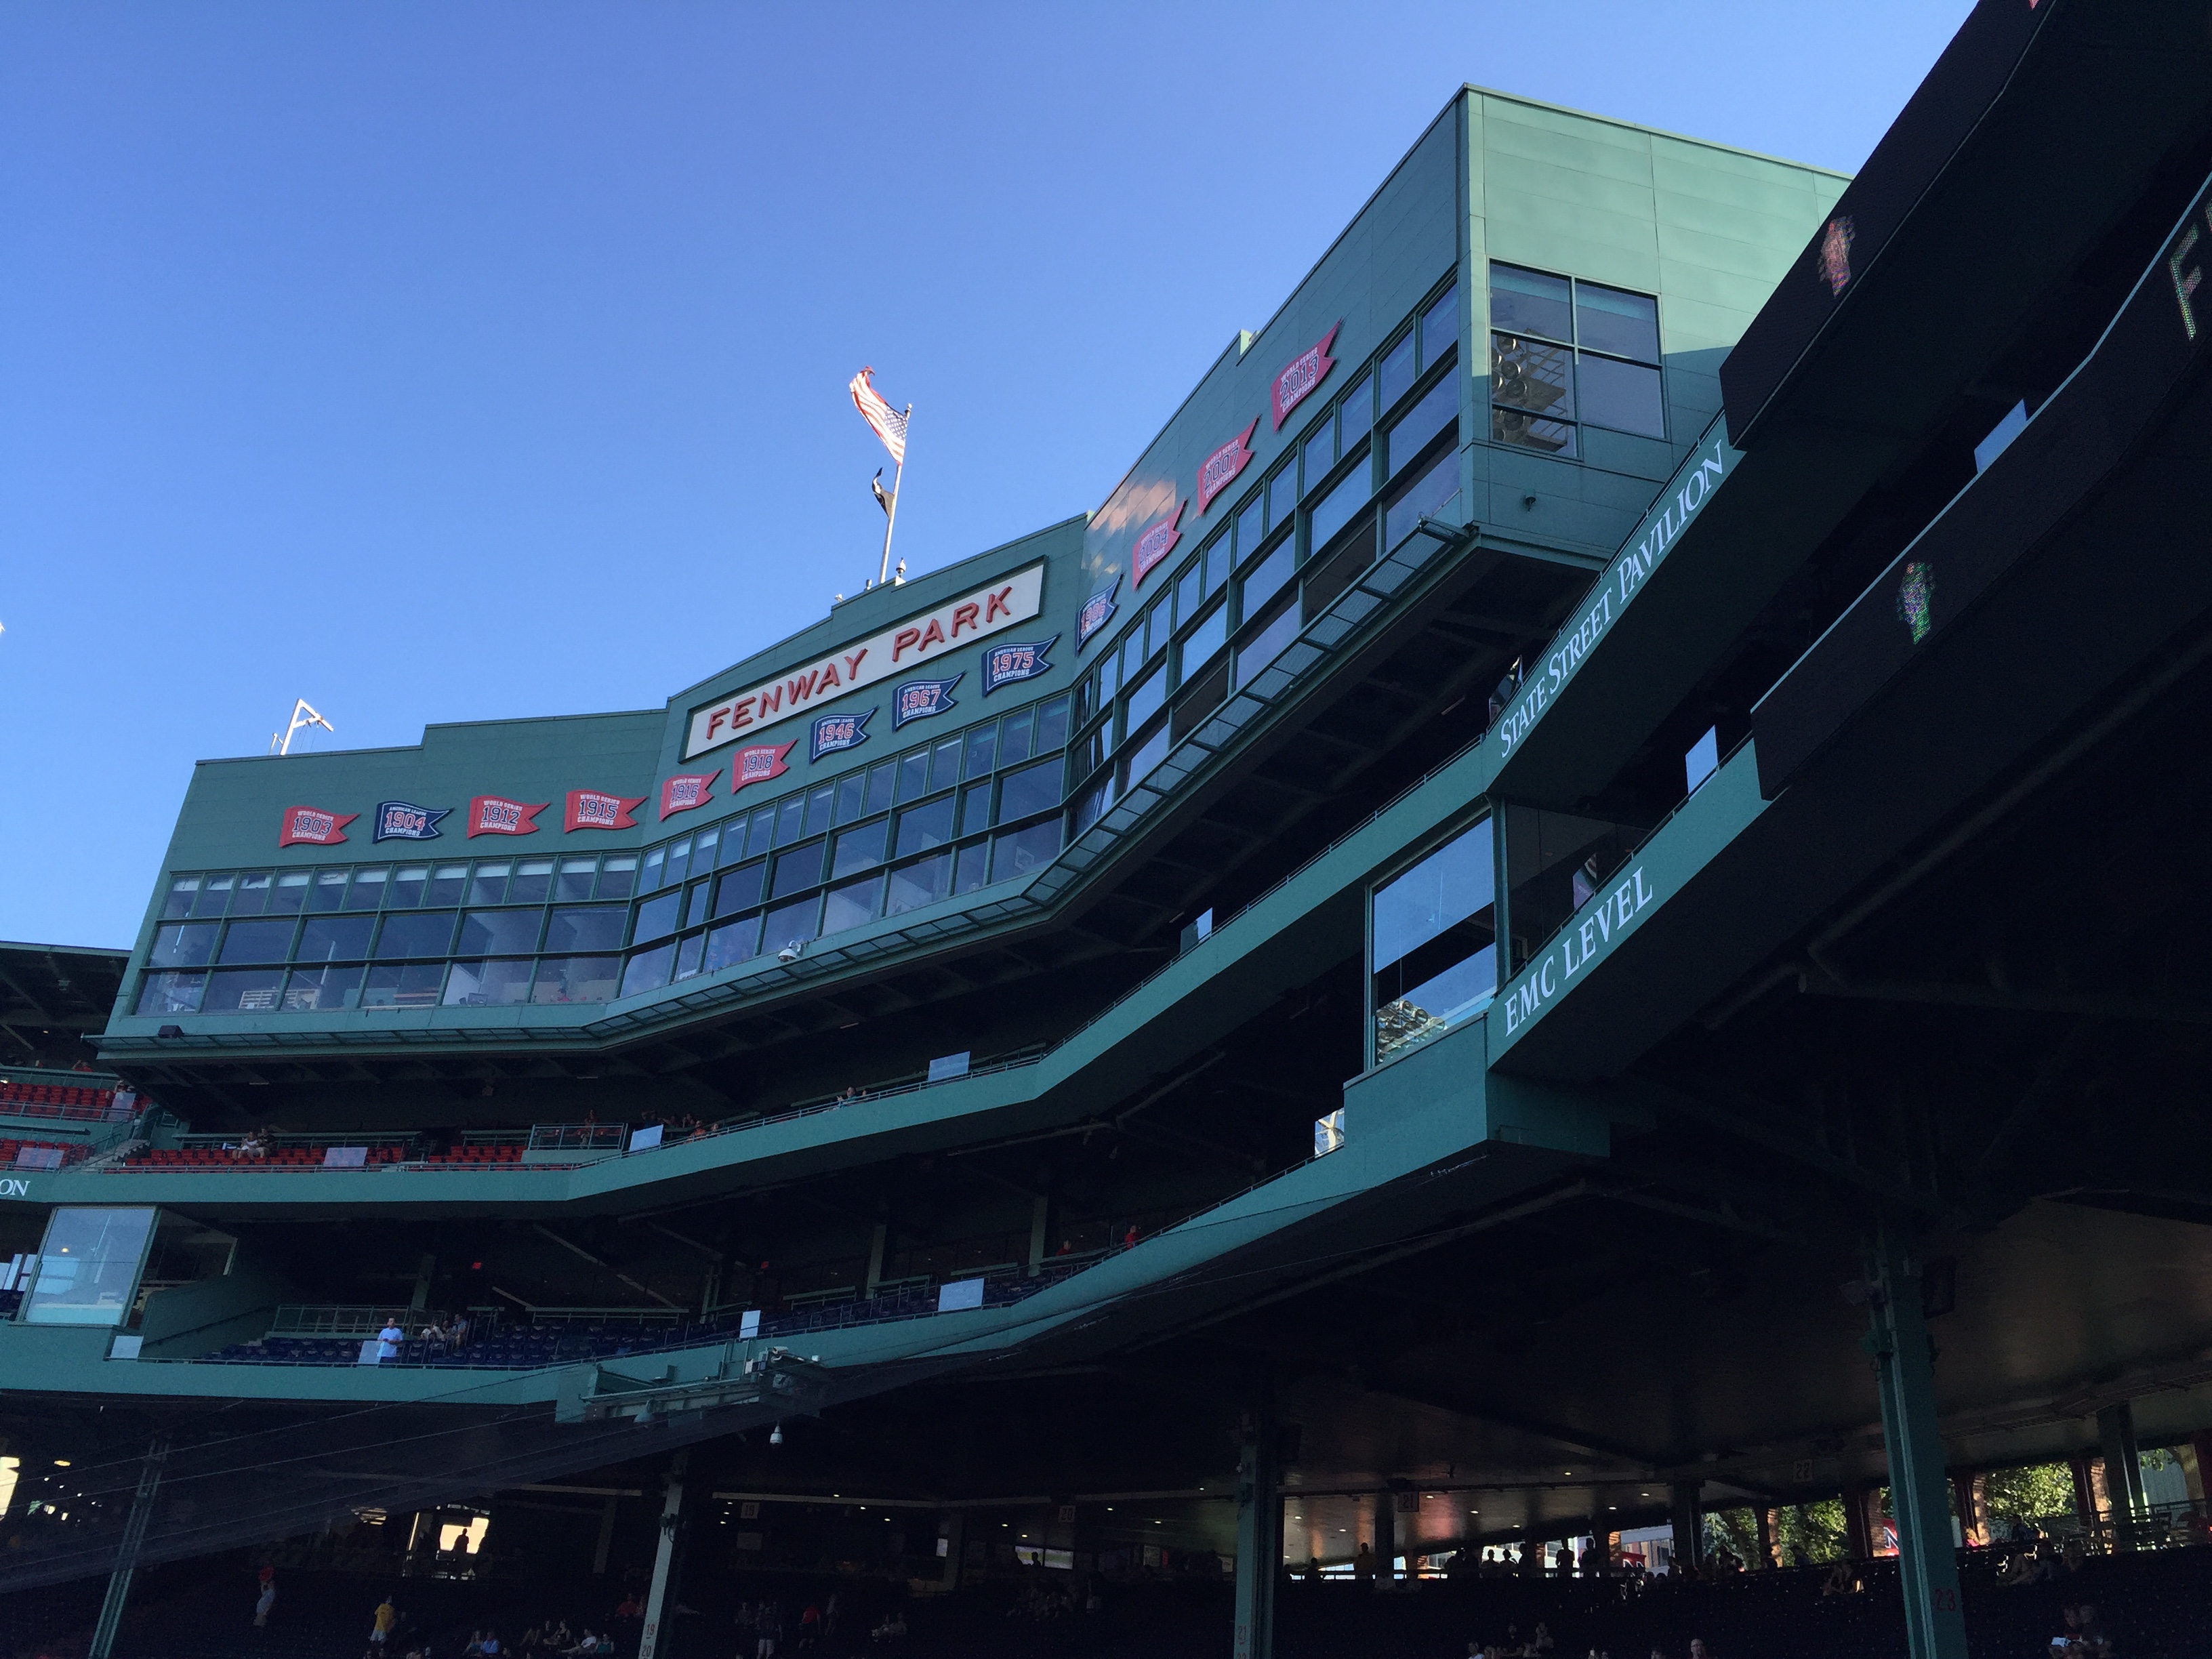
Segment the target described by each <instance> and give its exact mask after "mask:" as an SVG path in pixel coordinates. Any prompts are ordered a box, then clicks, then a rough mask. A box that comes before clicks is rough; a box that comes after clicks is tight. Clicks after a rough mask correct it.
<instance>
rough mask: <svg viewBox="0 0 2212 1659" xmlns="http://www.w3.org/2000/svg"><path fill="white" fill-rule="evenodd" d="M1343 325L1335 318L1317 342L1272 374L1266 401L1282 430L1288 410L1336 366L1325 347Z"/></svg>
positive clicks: (1328, 345) (1301, 401)
mask: <svg viewBox="0 0 2212 1659" xmlns="http://www.w3.org/2000/svg"><path fill="white" fill-rule="evenodd" d="M1343 326H1344V325H1343V323H1342V322H1338V323H1337V324H1335V325H1334V326H1333V327H1331V328H1330V330H1329V331H1328V333H1326V334H1324V335H1322V337H1321V343H1320V344H1319V345H1310V346H1308V347H1307V348H1306V349H1304V351H1301V352H1300V353H1298V355H1297V356H1295V357H1293V358H1292V359H1291V366H1290V367H1289V368H1286V369H1285V370H1284V371H1283V372H1282V373H1281V374H1278V375H1277V376H1275V384H1274V385H1273V387H1271V388H1270V389H1269V391H1268V394H1267V401H1268V403H1269V404H1272V405H1273V408H1274V411H1275V429H1276V430H1277V431H1278V432H1279V431H1281V430H1282V427H1283V422H1285V421H1287V420H1289V419H1290V418H1291V410H1294V409H1296V408H1297V406H1298V405H1299V404H1302V403H1304V402H1305V400H1306V394H1307V393H1308V392H1311V391H1313V390H1314V389H1315V388H1316V386H1320V385H1321V383H1322V381H1323V380H1327V379H1328V372H1329V370H1331V369H1332V368H1335V367H1336V359H1335V358H1334V357H1332V356H1329V355H1328V349H1329V347H1331V346H1333V345H1334V344H1335V343H1336V331H1337V330H1338V329H1340V328H1342V327H1343Z"/></svg>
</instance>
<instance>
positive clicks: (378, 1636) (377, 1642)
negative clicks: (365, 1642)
mask: <svg viewBox="0 0 2212 1659" xmlns="http://www.w3.org/2000/svg"><path fill="white" fill-rule="evenodd" d="M398 1622H399V1609H398V1608H397V1607H393V1606H392V1598H391V1597H390V1596H388V1595H387V1596H386V1597H385V1598H384V1600H382V1601H380V1602H378V1603H377V1604H376V1623H375V1624H374V1626H371V1628H370V1630H369V1632H368V1639H369V1643H370V1648H369V1650H370V1651H371V1652H372V1653H381V1652H382V1651H383V1650H384V1644H385V1642H386V1639H387V1638H389V1637H390V1636H391V1634H392V1627H393V1626H396V1625H398Z"/></svg>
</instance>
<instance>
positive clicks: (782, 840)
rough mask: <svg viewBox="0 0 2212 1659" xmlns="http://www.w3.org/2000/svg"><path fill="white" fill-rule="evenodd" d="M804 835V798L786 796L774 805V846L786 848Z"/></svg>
mask: <svg viewBox="0 0 2212 1659" xmlns="http://www.w3.org/2000/svg"><path fill="white" fill-rule="evenodd" d="M805 833H806V797H805V796H804V795H787V796H785V797H784V798H783V799H781V800H780V801H778V802H777V803H776V804H775V844H776V845H777V846H778V847H788V846H790V845H791V844H792V842H795V841H797V840H799V838H800V837H801V836H804V835H805Z"/></svg>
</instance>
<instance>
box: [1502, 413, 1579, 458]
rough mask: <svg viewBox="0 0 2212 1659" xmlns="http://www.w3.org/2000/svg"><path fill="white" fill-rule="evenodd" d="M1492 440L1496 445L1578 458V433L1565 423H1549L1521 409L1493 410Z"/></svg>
mask: <svg viewBox="0 0 2212 1659" xmlns="http://www.w3.org/2000/svg"><path fill="white" fill-rule="evenodd" d="M1490 438H1491V441H1492V443H1501V444H1517V445H1518V446H1520V447H1522V448H1523V449H1534V450H1540V451H1541V452H1542V453H1545V454H1547V455H1564V456H1567V457H1569V458H1572V456H1573V455H1574V454H1575V429H1574V428H1573V427H1571V426H1570V425H1568V424H1567V423H1566V422H1564V421H1547V420H1545V419H1544V418H1543V417H1542V416H1537V415H1531V414H1528V412H1527V411H1526V410H1518V409H1493V410H1491V411H1490Z"/></svg>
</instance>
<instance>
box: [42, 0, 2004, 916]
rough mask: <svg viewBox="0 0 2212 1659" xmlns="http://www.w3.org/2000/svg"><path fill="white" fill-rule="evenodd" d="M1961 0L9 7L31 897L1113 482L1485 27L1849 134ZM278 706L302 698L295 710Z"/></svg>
mask: <svg viewBox="0 0 2212 1659" xmlns="http://www.w3.org/2000/svg"><path fill="white" fill-rule="evenodd" d="M1966 9H1967V8H1966V5H1965V4H1963V3H1960V0H1911V3H1890V0H1875V3H1867V4H1861V5H1857V6H1850V7H1826V6H1812V5H1805V4H1777V3H1775V0H1757V3H1749V4H1721V3H1710V4H1700V3H1681V4H1674V5H1662V4H1650V3H1644V4H1628V3H1605V0H1579V3H1576V4H1572V5H1541V6H1540V5H1531V4H1528V3H1525V0H1524V3H1515V4H1511V5H1506V4H1493V3H1487V0H1449V3H1437V4H1404V5H1392V4H1383V3H1368V4H1364V5H1359V6H1350V5H1336V6H1329V7H1322V6H1316V5H1303V4H1279V5H1273V6H1252V5H1241V6H1214V5H1209V4H1206V3H1182V4H1176V5H1173V6H1154V5H1145V4H1129V3H1117V4H1115V5H1112V6H1104V5H1094V6H1075V5H1066V4H1040V3H1031V4H1027V5H1014V6H996V5H982V4H970V5H951V4H944V3H939V4H933V5H926V6H903V7H891V6H883V7H874V6H862V5H820V6H807V7H769V6H748V7H740V6H708V5H672V4H671V5H656V4H644V3H641V4H623V5H614V4H602V5H595V6H584V5H567V4H547V3H532V4H529V5H521V4H513V5H501V4H473V3H461V4H438V5H428V4H417V3H390V4H380V5H377V6H374V7H371V6H362V5H355V6H342V5H320V6H298V5H291V4H284V5H276V4H267V5H257V4H252V3H242V0H232V3H226V4H224V5H221V6H213V5H201V6H156V5H154V4H150V3H147V4H140V5H135V6H111V5H99V4H87V5H70V6H64V5H61V4H58V3H55V4H35V3H31V4H21V5H15V6H10V7H8V8H5V9H0V226H4V227H5V234H4V235H0V625H4V627H5V629H6V631H5V633H4V634H0V798H4V801H5V811H0V938H5V939H35V940H40V941H53V942H63V943H71V944H88V945H125V944H127V943H129V942H130V941H131V939H132V937H133V936H134V934H135V933H136V930H137V925H138V920H139V917H140V915H142V914H143V909H144V907H145V903H146V899H147V896H148V894H149V891H150V890H151V888H152V884H153V882H154V879H155V875H156V874H157V872H158V871H159V867H160V862H161V851H162V848H163V847H164V846H165V845H166V843H167V838H168V833H169V827H170V825H171V823H173V819H174V817H175V814H176V811H177V807H178V805H179V802H180V801H181V799H183V794H184V790H185V784H186V781H187V780H188V778H189V775H190V772H191V763H192V762H193V761H194V760H195V759H196V758H198V757H204V756H223V755H240V754H252V753H258V752H261V751H262V750H264V749H265V748H266V746H267V743H268V737H269V733H270V731H271V730H272V729H274V728H275V727H276V726H281V725H282V724H283V721H284V720H285V718H286V716H287V715H288V714H289V711H290V708H291V704H292V700H293V698H294V697H295V696H306V697H307V698H308V699H309V700H310V701H311V702H313V703H314V704H315V705H316V706H317V707H319V708H321V709H322V710H323V711H324V712H325V714H328V715H329V716H330V718H331V720H332V721H333V722H334V723H335V725H336V726H337V737H336V738H335V739H333V738H329V737H325V736H324V735H323V734H321V733H319V732H318V733H313V734H312V736H311V738H310V739H309V743H310V746H313V747H337V746H343V747H349V748H351V747H362V746H375V745H382V744H411V743H413V742H415V741H416V740H417V739H418V738H419V737H420V734H421V732H422V726H423V725H424V724H425V723H426V722H432V721H442V720H483V719H494V718H501V717H507V716H519V715H531V714H567V713H574V712H578V711H582V710H589V709H599V708H644V707H652V706H658V705H659V704H660V703H661V702H664V701H665V699H666V698H667V696H669V695H670V694H671V692H673V691H675V690H678V689H680V688H682V687H683V686H685V685H687V684H691V683H692V682H694V681H696V680H697V679H699V678H702V677H703V676H705V675H707V674H709V673H711V672H713V671H714V670H716V669H718V668H720V667H722V666H723V665H726V664H728V663H730V662H732V661H735V660H736V659H738V658H740V657H742V656H744V655H745V654H746V653H749V652H751V651H753V650H755V649H757V648H758V647H761V646H763V645H764V644H767V643H769V642H770V641H773V640H775V639H776V638H778V637H780V636H781V635H784V634H787V633H788V632H791V631H792V630H793V629H797V628H799V627H801V626H803V625H805V624H806V623H811V622H812V621H814V620H816V619H817V618H818V617H821V616H822V615H823V613H824V612H825V611H826V609H827V607H828V603H829V596H830V595H831V593H832V592H836V591H839V590H849V589H851V588H853V587H854V586H857V585H858V584H859V583H860V580H862V579H863V578H864V577H865V576H866V575H867V574H872V571H873V568H874V565H875V557H876V549H877V546H878V543H879V541H880V538H881V526H882V520H881V517H880V516H879V514H878V512H877V509H876V507H875V505H874V503H873V502H872V501H871V499H870V497H869V495H868V491H867V480H868V477H869V475H870V474H871V473H872V471H874V470H875V468H876V467H877V466H878V465H879V464H880V463H881V462H882V460H883V459H884V457H883V455H882V453H881V451H880V449H879V448H878V446H877V444H876V442H875V440H874V439H873V438H872V436H871V435H869V433H868V432H867V430H866V428H865V427H864V426H862V424H861V423H860V419H859V417H858V416H856V415H855V414H854V412H853V410H852V407H851V404H849V403H848V401H847V399H846V396H845V390H844V388H845V382H846V380H848V378H849V377H850V376H851V374H853V372H854V370H855V369H856V368H859V367H860V365H861V364H862V363H864V362H865V363H872V364H873V365H874V366H875V368H876V369H877V380H878V385H879V386H881V387H882V388H883V389H884V392H885V393H886V395H888V396H889V397H890V398H891V399H892V400H893V401H894V402H895V403H898V404H904V403H907V402H908V401H911V402H912V403H913V404H914V405H915V416H914V432H913V445H912V450H911V458H912V463H913V465H912V466H911V468H910V470H909V472H908V477H907V494H906V496H905V499H904V500H903V501H902V503H901V508H900V522H899V540H898V548H897V550H898V551H899V552H900V553H902V555H903V556H905V557H906V558H907V560H908V562H909V564H910V566H911V568H914V569H915V570H917V571H921V570H927V569H931V568H934V567H936V566H937V565H939V564H942V563H945V562H949V561H951V560H952V559H955V558H958V557H961V556H965V555H967V554H969V553H972V552H975V551H977V550H981V549H983V548H986V547H988V546H991V545H993V544H996V543H998V542H1000V541H1004V540H1006V539H1007V538H1011V537H1013V536H1016V535H1018V534H1020V533H1022V532H1025V531H1028V530H1031V529H1035V528H1036V527H1038V526H1042V525H1044V524H1048V523H1052V522H1054V521H1057V520H1060V519H1063V518H1066V517H1067V516H1069V515H1071V514H1073V513H1079V512H1081V511H1084V510H1085V509H1086V508H1090V507H1096V506H1097V504H1098V503H1099V502H1100V501H1102V500H1103V497H1104V496H1105V495H1106V493H1107V491H1108V490H1109V489H1110V488H1111V487H1112V485H1113V484H1114V483H1115V480H1116V479H1117V478H1118V477H1120V476H1121V472H1122V471H1123V470H1124V469H1125V468H1126V467H1127V465H1129V463H1130V462H1131V461H1132V460H1133V459H1134V458H1135V456H1136V454H1137V453H1138V452H1139V449H1140V448H1141V447H1142V446H1143V444H1144V443H1145V441H1146V439H1148V438H1149V437H1150V436H1151V435H1152V434H1153V433H1154V432H1155V431H1156V430H1158V428H1159V426H1160V425H1161V423H1162V422H1164V420H1165V419H1166V417H1167V416H1169V415H1170V413H1171V412H1172V411H1173V410H1174V408H1175V406H1176V404H1177V403H1178V402H1179V401H1180V400H1181V398H1182V396H1183V394H1184V393H1185V392H1187V391H1188V389H1189V388H1190V386H1192V384H1193V383H1194V381H1195V380H1197V378H1198V376H1199V375H1200V373H1202V372H1203V370H1204V369H1205V368H1206V365H1207V364H1208V363H1209V362H1211V361H1212V359H1213V357H1214V356H1216V355H1217V354H1218V352H1219V351H1220V350H1221V349H1222V347H1223V346H1224V345H1225V344H1226V343H1228V341H1229V340H1230V339H1231V337H1233V335H1234V334H1235V332H1236V331H1237V329H1239V328H1240V327H1247V326H1252V327H1256V326H1257V325H1259V324H1261V322H1263V321H1264V320H1265V319H1267V316H1268V315H1269V314H1270V313H1272V312H1273V310H1274V309H1275V307H1276V306H1277V305H1278V304H1279V302H1280V301H1281V300H1282V299H1283V297H1284V296H1285V295H1286V294H1287V293H1288V292H1289V291H1290V289H1291V287H1292V286H1293V285H1294V284H1295V283H1296V282H1297V278H1298V277H1299V276H1300V275H1301V274H1302V273H1303V272H1304V270H1306V269H1307V268H1308V267H1309V266H1310V264H1312V263H1313V261H1314V260H1315V259H1316V258H1318V257H1319V256H1320V254H1321V253H1322V251H1323V250H1325V249H1326V248H1327V246H1328V244H1329V242H1330V240H1332V239H1333V238H1334V236H1335V234H1336V233H1337V231H1338V230H1339V229H1340V228H1341V227H1342V226H1343V224H1344V223H1345V222H1346V220H1348V219H1349V218H1350V217H1351V216H1352V214H1353V212H1355V211H1356V210H1357V209H1358V206H1359V204H1361V202H1362V201H1364V199H1365V197H1367V195H1368V194H1369V193H1370V191H1372V190H1373V189H1374V187H1375V186H1376V185H1377V184H1378V183H1379V182H1380V181H1381V179H1383V175H1384V174H1385V173H1387V172H1388V170H1389V167H1391V165H1392V164H1393V163H1394V162H1395V161H1396V160H1397V159H1398V157H1399V156H1400V155H1401V154H1402V153H1403V152H1404V151H1405V149H1407V146H1408V145H1410V144H1411V143H1412V142H1413V139H1414V138H1415V137H1417V136H1418V135H1419V132H1420V131H1421V130H1422V128H1423V127H1424V126H1425V125H1427V123H1428V122H1429V120H1430V119H1431V118H1432V117H1433V116H1434V115H1435V114H1436V112H1437V110H1438V109H1439V108H1441V107H1442V106H1443V102H1444V100H1446V98H1447V97H1448V96H1449V94H1450V93H1451V91H1452V89H1453V88H1455V86H1456V85H1458V84H1459V83H1460V82H1463V81H1473V82H1478V83H1480V84H1482V85H1486V86H1492V87H1497V88H1501V89H1503V90H1505V91H1509V92H1514V93H1518V94H1525V95H1528V96H1533V97H1537V98H1542V99H1548V100H1553V101H1554V102H1558V103H1562V104H1566V105H1570V106H1575V107H1577V108H1582V109H1588V110H1592V111H1596V112H1601V113H1604V114H1608V115H1615V116H1620V117H1622V118H1627V119H1630V120H1634V121H1638V122H1644V123H1647V124H1649V125H1655V126H1660V127H1665V128H1669V129H1672V130H1674V131H1680V132H1686V133H1690V134H1693V135H1695V136H1698V137H1706V138H1711V139H1716V140H1718V141H1721V142H1723V143H1731V144H1737V145H1741V146H1743V147H1745V148H1747V149H1757V150H1763V151H1765V152H1768V153H1770V154H1774V155H1784V156H1789V157H1791V158H1794V159H1797V160H1802V161H1812V162H1816V163H1819V164H1821V165H1824V166H1827V167H1837V168H1841V169H1845V170H1849V169H1851V168H1854V167H1857V165H1858V164H1859V163H1860V162H1861V161H1863V159H1864V157H1865V155H1866V153H1867V152H1868V150H1869V149H1871V148H1872V146H1873V144H1874V143H1875V140H1876V139H1877V138H1879V137H1880V136H1881V132H1882V131H1883V129H1884V128H1885V127H1886V126H1887V125H1888V123H1889V121H1890V120H1891V118H1893V115H1894V114H1895V113H1896V112H1897V110H1898V108H1899V106H1900V105H1901V104H1902V103H1903V102H1904V100H1905V98H1906V97H1907V96H1908V95H1910V94H1911V90H1912V88H1913V87H1914V86H1915V85H1917V83H1918V82H1919V79H1920V77H1921V76H1922V75H1923V74H1924V73H1925V71H1926V70H1927V67H1928V65H1929V64H1930V63H1931V62H1932V61H1933V60H1934V58H1936V54H1937V53H1938V52H1941V50H1942V46H1943V44H1944V42H1945V41H1946V40H1948V38H1949V36H1950V34H1951V33H1952V32H1953V30H1954V29H1955V27H1957V25H1958V22H1959V21H1960V18H1961V17H1962V16H1963V15H1965V12H1966ZM297 746H298V745H295V748H296V747H297Z"/></svg>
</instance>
